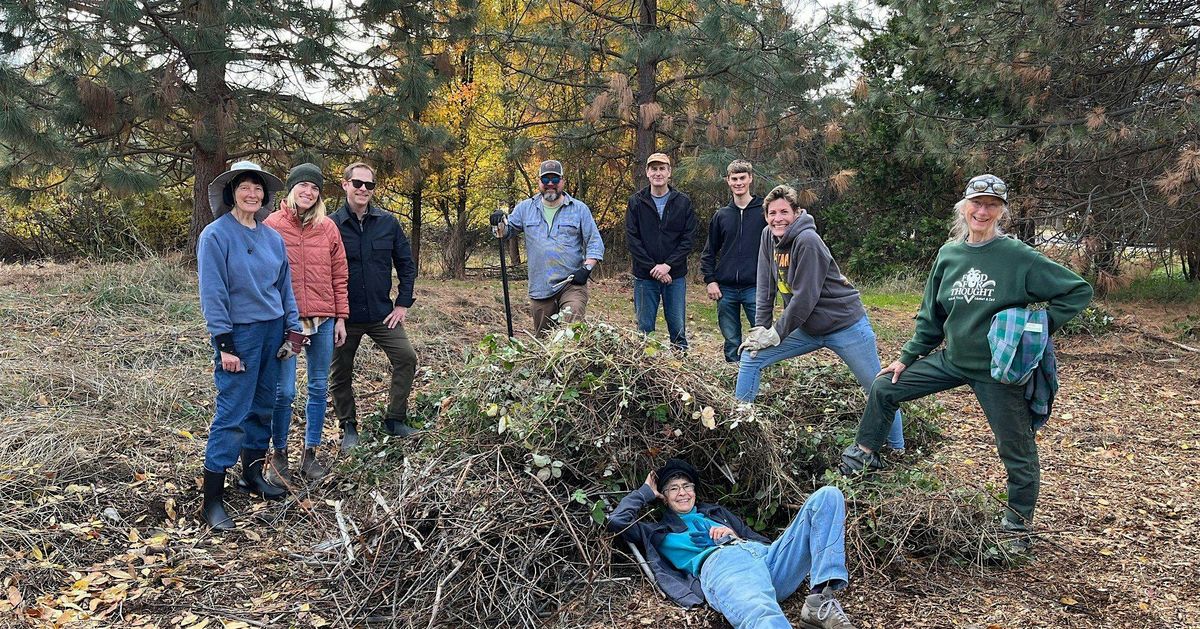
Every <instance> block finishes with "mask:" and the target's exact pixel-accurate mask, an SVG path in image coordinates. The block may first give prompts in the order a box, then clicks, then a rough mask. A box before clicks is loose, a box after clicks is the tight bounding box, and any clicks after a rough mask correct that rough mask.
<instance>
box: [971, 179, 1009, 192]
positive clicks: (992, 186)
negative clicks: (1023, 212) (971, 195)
mask: <svg viewBox="0 0 1200 629" xmlns="http://www.w3.org/2000/svg"><path fill="white" fill-rule="evenodd" d="M971 189H972V190H974V191H975V192H988V191H991V192H993V193H995V194H996V196H1002V195H1004V194H1005V193H1007V192H1008V186H1006V185H1004V182H1003V181H996V180H994V179H980V180H978V181H972V182H971Z"/></svg>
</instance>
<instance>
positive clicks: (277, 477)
mask: <svg viewBox="0 0 1200 629" xmlns="http://www.w3.org/2000/svg"><path fill="white" fill-rule="evenodd" d="M263 478H264V479H266V481H267V482H268V483H271V484H272V485H274V486H276V487H283V488H288V487H291V486H292V473H291V471H290V470H288V456H287V448H282V449H280V448H275V449H274V450H273V451H272V452H271V456H270V458H268V459H267V462H266V465H264V466H263Z"/></svg>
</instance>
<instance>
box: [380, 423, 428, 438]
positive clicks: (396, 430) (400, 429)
mask: <svg viewBox="0 0 1200 629" xmlns="http://www.w3.org/2000/svg"><path fill="white" fill-rule="evenodd" d="M383 432H384V434H387V435H389V436H392V437H400V438H401V439H403V438H405V437H411V436H413V435H415V434H417V433H418V432H421V431H419V430H417V429H416V428H413V427H412V426H409V425H408V424H406V423H404V420H401V419H385V420H383Z"/></svg>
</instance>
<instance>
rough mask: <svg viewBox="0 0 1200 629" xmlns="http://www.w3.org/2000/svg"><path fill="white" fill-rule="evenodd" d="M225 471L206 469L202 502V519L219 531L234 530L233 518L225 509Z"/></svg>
mask: <svg viewBox="0 0 1200 629" xmlns="http://www.w3.org/2000/svg"><path fill="white" fill-rule="evenodd" d="M224 496H225V472H210V471H208V470H204V502H202V503H200V519H201V520H204V523H205V524H207V525H209V526H210V527H212V530H214V531H217V532H218V533H224V532H225V531H231V530H233V529H234V528H235V527H234V524H233V518H231V517H229V513H227V512H226V511H225V505H224V503H223V502H222V498H224Z"/></svg>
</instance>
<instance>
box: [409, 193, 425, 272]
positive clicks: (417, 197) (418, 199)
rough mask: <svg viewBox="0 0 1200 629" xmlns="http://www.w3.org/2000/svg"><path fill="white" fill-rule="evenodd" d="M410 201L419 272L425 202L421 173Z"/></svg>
mask: <svg viewBox="0 0 1200 629" xmlns="http://www.w3.org/2000/svg"><path fill="white" fill-rule="evenodd" d="M408 198H409V201H410V202H411V203H412V234H410V235H411V236H412V238H410V239H409V240H411V241H412V256H413V263H414V264H416V265H417V271H420V270H421V206H422V205H423V202H424V200H425V173H424V172H422V173H421V178H420V179H418V180H417V183H416V184H415V185H414V186H413V189H412V192H411V193H409V195H408Z"/></svg>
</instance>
